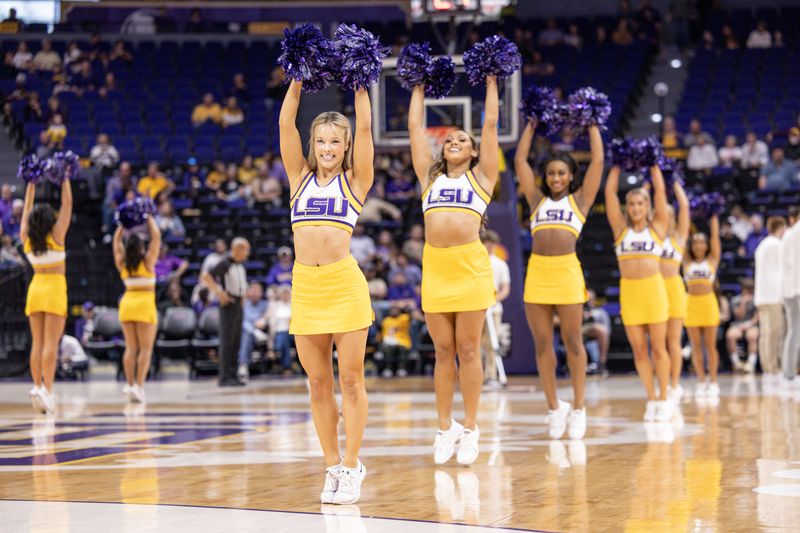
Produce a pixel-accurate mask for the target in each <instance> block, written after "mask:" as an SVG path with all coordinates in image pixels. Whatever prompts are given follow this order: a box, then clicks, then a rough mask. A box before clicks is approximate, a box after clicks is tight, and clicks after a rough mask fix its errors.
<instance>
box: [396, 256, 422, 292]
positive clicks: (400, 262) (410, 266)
mask: <svg viewBox="0 0 800 533" xmlns="http://www.w3.org/2000/svg"><path fill="white" fill-rule="evenodd" d="M396 272H402V273H403V276H404V277H405V279H406V281H408V283H409V284H410V285H419V284H420V283H422V269H421V268H420V267H419V265H415V264H414V263H409V262H408V256H407V255H406V254H404V253H400V254H397V259H396V261H395V264H394V265H392V267H391V268H390V269H389V278H390V279H391V278H392V276H393V275H394V274H395V273H396Z"/></svg>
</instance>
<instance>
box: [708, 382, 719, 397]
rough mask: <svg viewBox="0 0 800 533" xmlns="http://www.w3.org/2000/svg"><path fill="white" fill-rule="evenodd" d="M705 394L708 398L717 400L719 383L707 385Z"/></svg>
mask: <svg viewBox="0 0 800 533" xmlns="http://www.w3.org/2000/svg"><path fill="white" fill-rule="evenodd" d="M706 394H707V395H708V397H709V398H719V383H709V384H708V388H707V389H706Z"/></svg>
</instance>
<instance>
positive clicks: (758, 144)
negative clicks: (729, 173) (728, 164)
mask: <svg viewBox="0 0 800 533" xmlns="http://www.w3.org/2000/svg"><path fill="white" fill-rule="evenodd" d="M768 161H769V148H767V143H765V142H764V141H760V140H759V139H758V137H757V136H756V134H755V132H752V131H749V132H747V135H746V136H745V142H744V144H743V145H742V168H744V169H755V170H759V169H760V168H761V167H763V166H764V165H766V164H767V162H768Z"/></svg>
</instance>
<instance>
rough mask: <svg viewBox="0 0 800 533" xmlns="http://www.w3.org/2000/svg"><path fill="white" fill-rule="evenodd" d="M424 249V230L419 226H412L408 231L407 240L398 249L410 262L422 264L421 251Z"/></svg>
mask: <svg viewBox="0 0 800 533" xmlns="http://www.w3.org/2000/svg"><path fill="white" fill-rule="evenodd" d="M423 248H425V230H424V229H423V228H422V225H421V224H414V225H413V226H411V229H409V230H408V240H407V241H406V242H404V243H403V247H402V248H401V249H400V251H401V252H403V253H404V254H405V255H407V256H408V258H409V259H410V260H411V261H414V262H415V263H417V264H418V265H419V264H422V250H423Z"/></svg>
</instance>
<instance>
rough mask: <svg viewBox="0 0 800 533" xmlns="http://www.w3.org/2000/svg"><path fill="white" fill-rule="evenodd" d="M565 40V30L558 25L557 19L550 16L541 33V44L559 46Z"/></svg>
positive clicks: (539, 40)
mask: <svg viewBox="0 0 800 533" xmlns="http://www.w3.org/2000/svg"><path fill="white" fill-rule="evenodd" d="M563 41H564V32H563V31H561V28H559V27H558V23H557V22H556V19H554V18H549V19H547V23H546V26H545V29H543V30H542V31H541V32H540V33H539V38H538V42H539V46H558V45H560V44H561V43H562V42H563Z"/></svg>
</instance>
